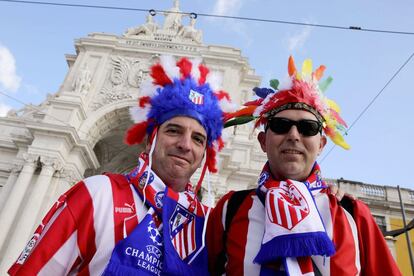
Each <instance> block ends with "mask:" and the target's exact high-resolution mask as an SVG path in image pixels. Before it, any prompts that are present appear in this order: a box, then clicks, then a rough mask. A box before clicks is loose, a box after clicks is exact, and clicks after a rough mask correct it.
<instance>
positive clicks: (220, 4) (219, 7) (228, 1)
mask: <svg viewBox="0 0 414 276" xmlns="http://www.w3.org/2000/svg"><path fill="white" fill-rule="evenodd" d="M241 6H242V1H241V0H217V1H216V4H215V5H214V8H213V13H214V14H218V15H234V14H237V13H238V12H239V10H240V8H241Z"/></svg>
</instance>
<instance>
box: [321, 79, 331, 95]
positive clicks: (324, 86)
mask: <svg viewBox="0 0 414 276" xmlns="http://www.w3.org/2000/svg"><path fill="white" fill-rule="evenodd" d="M332 80H333V78H332V77H328V78H327V79H326V80H324V81H323V82H321V83H319V89H320V90H321V91H322V92H325V91H326V89H327V88H328V86H329V85H330V84H331V82H332Z"/></svg>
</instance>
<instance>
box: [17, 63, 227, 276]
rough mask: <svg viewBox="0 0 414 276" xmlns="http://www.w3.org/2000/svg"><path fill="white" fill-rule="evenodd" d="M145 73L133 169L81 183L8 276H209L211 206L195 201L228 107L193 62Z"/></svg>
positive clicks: (212, 79) (211, 167)
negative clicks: (207, 237)
mask: <svg viewBox="0 0 414 276" xmlns="http://www.w3.org/2000/svg"><path fill="white" fill-rule="evenodd" d="M151 76H152V79H153V80H152V82H151V81H150V82H148V83H146V84H143V86H142V87H141V97H140V98H139V100H138V105H137V106H136V107H134V108H132V110H131V113H132V117H133V119H134V121H135V124H134V125H133V126H132V127H131V128H130V129H129V130H128V132H127V135H126V143H127V144H140V143H142V142H143V141H144V138H145V137H147V144H146V150H145V152H144V153H142V154H141V155H140V156H139V158H138V166H137V167H136V168H135V169H133V170H132V171H131V172H130V173H127V174H125V175H120V174H110V173H107V174H104V175H99V176H93V177H89V178H86V179H84V180H82V181H80V182H79V183H77V184H76V185H75V186H73V188H71V189H70V190H69V191H68V192H66V193H65V194H63V195H62V196H61V197H60V198H59V200H58V201H57V202H56V204H55V205H54V206H53V207H52V209H51V210H50V211H49V213H48V214H47V215H46V217H45V218H44V219H43V221H42V224H41V225H40V226H39V227H38V228H37V230H36V232H35V234H34V236H33V238H32V239H31V240H30V241H29V243H28V244H27V246H26V248H25V249H24V251H23V253H22V254H21V255H20V257H19V258H18V259H17V261H16V263H15V264H14V265H13V266H12V267H11V268H10V270H9V273H10V274H11V275H67V274H70V275H73V274H79V275H165V274H167V275H206V274H208V267H207V263H208V261H207V252H206V248H205V246H204V245H205V242H204V238H205V237H204V235H205V229H206V224H207V219H208V216H209V213H210V209H209V208H207V207H206V206H204V205H203V204H201V203H200V202H199V200H198V199H197V197H196V194H197V191H198V190H199V189H200V185H201V182H202V178H203V176H204V174H205V173H206V171H207V170H208V171H210V172H215V171H216V167H215V155H216V151H217V150H220V149H221V148H222V147H223V142H222V140H221V133H222V129H223V121H222V120H223V118H224V117H225V115H226V112H230V111H232V112H233V111H234V109H232V106H233V105H232V104H231V102H230V101H229V100H230V98H229V95H228V94H227V93H226V92H224V91H221V90H220V89H219V83H218V82H217V80H220V78H219V77H217V74H214V72H212V73H209V69H208V68H207V67H206V66H204V65H203V64H201V63H200V60H193V61H190V60H188V59H186V58H182V59H181V60H179V61H178V62H176V61H175V59H173V58H172V57H166V56H163V57H161V58H160V63H158V64H156V65H154V66H152V68H151ZM203 158H205V162H204V165H203V164H202V161H203ZM198 167H203V169H202V174H201V177H200V179H199V181H198V184H197V185H196V187H194V188H193V187H192V185H191V184H190V177H191V176H192V175H193V173H194V172H195V171H196V169H197V168H198ZM148 176H149V177H148Z"/></svg>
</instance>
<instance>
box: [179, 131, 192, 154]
mask: <svg viewBox="0 0 414 276" xmlns="http://www.w3.org/2000/svg"><path fill="white" fill-rule="evenodd" d="M191 142H192V139H191V135H189V134H186V133H185V134H183V135H181V136H180V137H178V142H177V145H178V147H179V148H180V149H182V150H185V151H187V150H190V149H191Z"/></svg>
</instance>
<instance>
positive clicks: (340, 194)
mask: <svg viewBox="0 0 414 276" xmlns="http://www.w3.org/2000/svg"><path fill="white" fill-rule="evenodd" d="M328 188H329V191H330V192H331V194H332V195H334V196H336V198H337V199H338V200H339V201H341V200H342V198H343V197H344V196H347V197H350V198H351V199H353V200H355V199H356V197H355V196H353V195H351V194H347V193H345V192H344V191H343V190H341V189H340V188H338V186H337V185H336V184H335V183H328Z"/></svg>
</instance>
